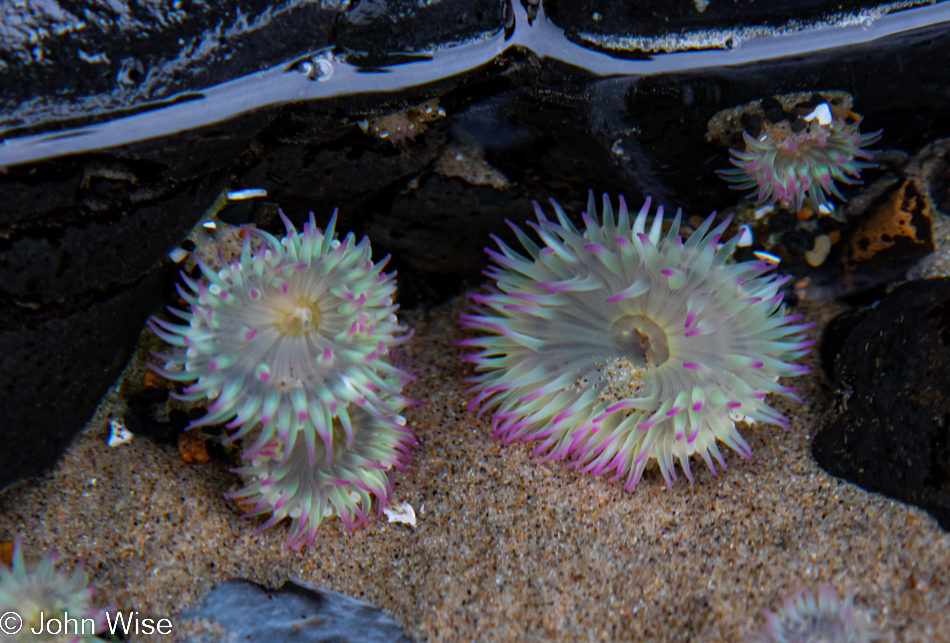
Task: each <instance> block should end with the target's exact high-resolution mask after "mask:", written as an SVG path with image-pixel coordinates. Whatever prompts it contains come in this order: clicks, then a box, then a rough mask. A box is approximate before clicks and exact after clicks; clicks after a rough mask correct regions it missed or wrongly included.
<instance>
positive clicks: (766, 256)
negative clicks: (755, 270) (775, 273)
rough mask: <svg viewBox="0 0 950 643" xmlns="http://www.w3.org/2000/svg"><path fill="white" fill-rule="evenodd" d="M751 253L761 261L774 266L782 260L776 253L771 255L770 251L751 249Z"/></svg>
mask: <svg viewBox="0 0 950 643" xmlns="http://www.w3.org/2000/svg"><path fill="white" fill-rule="evenodd" d="M752 254H754V255H755V256H756V257H757V258H759V259H761V260H762V261H766V262H768V263H771V264H774V265H776V266H777V265H778V264H779V263H781V261H782V258H781V257H779V256H778V255H773V254H772V253H770V252H762V251H761V250H755V251H753V253H752Z"/></svg>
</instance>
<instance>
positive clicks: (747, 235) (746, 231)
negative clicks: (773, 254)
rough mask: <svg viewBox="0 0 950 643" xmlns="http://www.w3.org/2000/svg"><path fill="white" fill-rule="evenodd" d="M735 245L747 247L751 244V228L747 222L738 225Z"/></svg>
mask: <svg viewBox="0 0 950 643" xmlns="http://www.w3.org/2000/svg"><path fill="white" fill-rule="evenodd" d="M736 245H737V246H739V247H740V248H748V247H749V246H751V245H752V228H750V227H749V224H748V223H743V224H742V225H741V226H739V242H738V243H736Z"/></svg>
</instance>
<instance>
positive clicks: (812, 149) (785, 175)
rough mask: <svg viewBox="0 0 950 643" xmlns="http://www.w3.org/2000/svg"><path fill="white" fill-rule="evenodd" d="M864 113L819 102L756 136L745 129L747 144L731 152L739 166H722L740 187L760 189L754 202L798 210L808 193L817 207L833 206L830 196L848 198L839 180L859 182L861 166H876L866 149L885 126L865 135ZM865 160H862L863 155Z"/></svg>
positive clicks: (721, 172) (723, 173)
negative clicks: (793, 117) (802, 114)
mask: <svg viewBox="0 0 950 643" xmlns="http://www.w3.org/2000/svg"><path fill="white" fill-rule="evenodd" d="M860 123H861V118H860V117H858V116H856V115H855V114H853V113H852V112H850V111H847V110H840V109H837V108H835V111H834V112H833V111H832V107H831V106H829V104H828V103H821V104H820V105H818V107H817V108H816V109H815V110H814V111H813V112H812V113H810V114H808V115H806V116H804V117H799V118H797V119H796V120H794V121H792V122H789V121H786V120H783V121H780V122H778V123H773V124H767V125H766V126H764V127H763V128H762V132H761V134H760V135H759V136H758V138H755V137H753V136H751V135H749V133H748V132H743V133H742V138H743V139H744V140H745V149H744V150H736V149H731V150H729V151H730V154H731V156H730V159H729V160H730V162H731V163H732V164H733V165H734V166H735V167H734V168H730V169H728V170H719V171H718V174H719V176H721V177H722V178H723V179H725V180H726V181H729V182H730V183H734V184H735V185H733V186H732V187H733V188H734V189H736V190H745V189H749V188H752V189H756V190H758V194H757V196H756V203H766V202H768V203H769V204H775V203H780V204H782V205H783V206H785V207H792V208H794V209H795V210H796V211H797V210H801V209H802V204H803V203H804V200H805V197H806V196H808V197H809V198H810V199H811V202H812V204H813V206H814V207H816V208H817V207H819V206H825V207H832V206H831V204H830V203H829V201H828V198H827V197H828V195H832V194H833V195H834V196H836V197H838V198H839V199H841V200H842V201H844V200H845V198H844V196H843V195H842V194H841V192H840V191H839V190H838V187H837V186H836V185H835V181H840V182H841V183H845V184H848V185H854V184H857V183H861V181H860V176H861V170H863V169H865V168H869V167H876V166H875V164H874V163H868V162H867V160H869V159H871V158H873V155H874V152H872V151H869V150H866V149H864V148H865V147H867V146H868V145H873V144H874V143H875V142H877V141H878V140H879V139H880V138H881V131H880V130H878V131H876V132H871V133H869V134H862V133H861V132H860V131H859V130H858V126H859V125H860ZM862 159H863V160H862Z"/></svg>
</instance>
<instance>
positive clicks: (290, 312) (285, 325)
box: [273, 298, 320, 337]
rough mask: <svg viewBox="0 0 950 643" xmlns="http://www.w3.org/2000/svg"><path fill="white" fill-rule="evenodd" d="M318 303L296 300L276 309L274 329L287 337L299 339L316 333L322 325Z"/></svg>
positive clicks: (284, 303) (301, 299) (302, 299)
mask: <svg viewBox="0 0 950 643" xmlns="http://www.w3.org/2000/svg"><path fill="white" fill-rule="evenodd" d="M318 303H319V302H317V301H308V300H306V299H304V298H294V299H291V300H289V301H287V302H283V303H282V305H277V306H275V307H274V319H273V324H274V328H275V329H276V330H277V332H278V333H280V334H281V335H283V336H285V337H299V336H301V335H306V334H307V333H309V332H312V331H316V330H317V329H318V328H319V325H320V307H319V305H318Z"/></svg>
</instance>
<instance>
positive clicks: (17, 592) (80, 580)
mask: <svg viewBox="0 0 950 643" xmlns="http://www.w3.org/2000/svg"><path fill="white" fill-rule="evenodd" d="M92 594H93V589H92V588H91V587H89V576H88V574H86V573H85V572H84V571H83V570H82V569H77V570H76V571H75V572H73V573H72V575H69V574H66V573H62V572H58V571H56V556H55V554H53V553H52V552H50V553H47V555H46V556H45V557H43V558H41V559H40V561H39V562H38V563H37V564H36V566H35V567H33V568H32V569H30V570H29V571H27V567H26V565H25V564H24V561H23V548H22V546H21V543H20V542H19V540H17V541H16V542H15V543H14V546H13V559H12V560H11V562H10V567H9V568H8V567H7V566H6V565H4V564H2V563H0V619H2V622H0V627H2V631H3V636H2V637H0V638H2V640H4V641H36V640H47V641H70V642H71V643H81V642H85V641H89V642H92V641H101V640H102V639H100V638H98V637H96V636H95V633H96V632H101V631H103V630H104V628H105V626H106V612H105V610H103V609H96V608H94V607H92V605H91V604H90V599H91V598H92ZM41 615H42V619H43V621H44V622H46V623H47V624H48V625H51V626H52V625H54V624H53V623H49V621H50V620H51V619H53V620H54V621H58V622H59V623H60V624H63V623H64V619H66V618H68V619H69V621H68V622H66V623H65V624H66V625H68V627H67V628H65V630H64V631H61V632H60V634H58V635H48V636H46V637H43V636H37V635H34V634H32V633H31V630H34V629H35V630H37V631H39V630H41V629H43V628H41V627H40V618H41ZM73 619H75V620H73ZM17 627H19V628H20V629H19V630H18V631H17V632H14V630H16V629H17ZM61 629H62V628H61ZM66 630H68V631H66ZM46 631H48V629H47V630H46Z"/></svg>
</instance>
